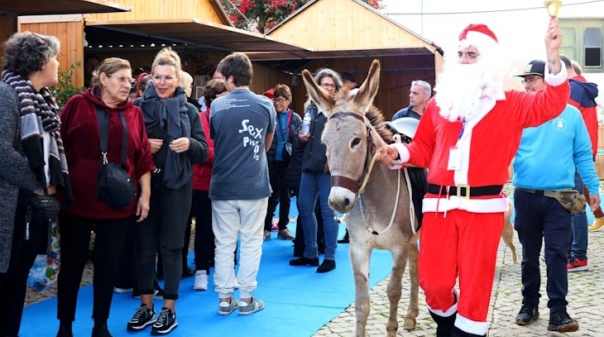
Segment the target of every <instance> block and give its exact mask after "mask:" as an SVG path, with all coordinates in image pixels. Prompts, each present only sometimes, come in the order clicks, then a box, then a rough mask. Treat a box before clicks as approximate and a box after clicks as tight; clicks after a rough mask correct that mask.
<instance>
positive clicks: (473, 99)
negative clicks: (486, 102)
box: [435, 61, 503, 122]
mask: <svg viewBox="0 0 604 337" xmlns="http://www.w3.org/2000/svg"><path fill="white" fill-rule="evenodd" d="M502 87H503V82H502V77H501V76H500V75H499V72H498V71H497V70H494V69H493V68H492V66H491V65H489V64H487V63H485V62H481V61H479V62H476V63H473V64H460V63H457V62H456V61H455V62H448V63H447V64H446V67H445V70H444V71H443V73H442V74H441V77H440V80H439V82H438V84H437V86H436V88H435V91H437V95H436V97H435V100H436V104H437V105H438V107H439V108H440V114H441V116H443V117H444V118H446V119H448V120H449V121H451V122H454V121H457V120H459V119H460V118H463V119H464V120H466V121H467V120H470V119H471V118H472V113H473V112H475V111H476V108H477V107H478V106H479V103H480V100H481V99H483V98H484V97H493V96H494V95H495V94H496V93H498V92H499V91H501V88H502Z"/></svg>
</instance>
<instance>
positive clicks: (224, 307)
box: [209, 53, 276, 315]
mask: <svg viewBox="0 0 604 337" xmlns="http://www.w3.org/2000/svg"><path fill="white" fill-rule="evenodd" d="M216 71H217V72H220V73H221V74H223V75H224V78H225V79H224V81H225V85H226V88H227V90H228V92H229V93H228V94H226V95H224V96H222V97H218V98H216V99H215V100H214V101H213V102H212V105H211V107H210V136H211V137H212V139H213V140H214V166H213V169H212V181H211V183H210V194H209V195H210V198H211V199H212V229H213V231H214V235H215V242H216V251H215V262H214V268H215V272H214V284H215V287H216V292H217V293H218V294H219V300H220V301H219V306H218V313H219V314H221V315H228V314H230V313H232V312H233V311H235V310H238V311H239V314H240V315H249V314H252V313H255V312H257V311H259V310H262V309H263V308H264V302H263V301H261V300H259V299H257V298H254V297H253V293H254V291H255V290H256V284H257V281H256V276H257V275H258V268H259V267H260V258H261V256H262V242H263V237H262V233H263V229H264V217H265V216H266V209H267V205H268V197H269V196H270V194H271V187H270V183H269V174H268V164H267V159H266V151H267V150H268V149H269V148H270V145H271V143H272V140H273V134H274V131H275V118H276V112H275V108H274V107H273V104H272V103H271V101H270V100H269V99H268V98H266V97H264V96H261V95H256V94H255V93H253V92H252V91H250V89H249V85H250V83H251V81H252V75H253V70H252V62H251V61H250V59H249V58H248V57H247V56H246V55H245V54H243V53H233V54H230V55H228V56H227V57H225V58H224V59H222V60H221V61H220V63H219V64H218V67H217V69H216ZM238 238H240V239H241V245H240V256H241V258H240V260H239V271H238V273H237V276H236V277H235V273H234V272H233V269H234V261H233V252H234V251H235V249H236V247H237V239H238ZM237 284H238V286H239V294H240V297H241V299H240V301H237V300H236V299H234V298H232V294H233V291H234V290H235V286H236V285H237Z"/></svg>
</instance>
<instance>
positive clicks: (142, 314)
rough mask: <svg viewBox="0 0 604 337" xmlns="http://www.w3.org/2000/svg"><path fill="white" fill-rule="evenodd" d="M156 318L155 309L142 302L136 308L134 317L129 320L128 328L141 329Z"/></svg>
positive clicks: (131, 329) (130, 329)
mask: <svg viewBox="0 0 604 337" xmlns="http://www.w3.org/2000/svg"><path fill="white" fill-rule="evenodd" d="M156 320H157V318H156V317H155V312H153V309H149V307H147V306H146V305H144V304H141V306H140V307H138V309H136V312H135V313H134V316H132V319H130V321H128V330H129V331H140V330H142V329H144V328H146V327H148V326H149V325H151V324H153V323H155V321H156Z"/></svg>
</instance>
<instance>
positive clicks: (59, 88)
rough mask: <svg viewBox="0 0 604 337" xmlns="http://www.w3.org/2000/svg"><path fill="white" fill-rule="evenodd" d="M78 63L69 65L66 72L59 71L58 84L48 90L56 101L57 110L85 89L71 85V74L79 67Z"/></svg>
mask: <svg viewBox="0 0 604 337" xmlns="http://www.w3.org/2000/svg"><path fill="white" fill-rule="evenodd" d="M81 65H82V64H81V63H80V62H75V63H72V64H70V65H69V69H67V70H66V71H59V82H58V83H57V85H55V86H54V87H52V88H50V92H51V93H52V95H53V96H54V97H55V99H56V100H57V104H58V105H59V110H60V109H62V108H63V106H64V105H65V103H66V102H67V100H68V99H69V98H70V97H71V96H73V95H75V94H79V93H81V92H83V91H84V90H85V89H86V87H76V86H75V85H73V79H72V78H73V72H74V71H75V68H76V67H80V66H81Z"/></svg>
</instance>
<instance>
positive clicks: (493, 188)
mask: <svg viewBox="0 0 604 337" xmlns="http://www.w3.org/2000/svg"><path fill="white" fill-rule="evenodd" d="M502 190H503V186H502V185H490V186H475V187H474V186H467V185H461V186H441V185H434V184H428V193H431V194H439V195H456V196H458V197H464V198H467V197H480V196H485V195H499V194H500V193H501V191H502ZM468 192H469V193H468Z"/></svg>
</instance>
